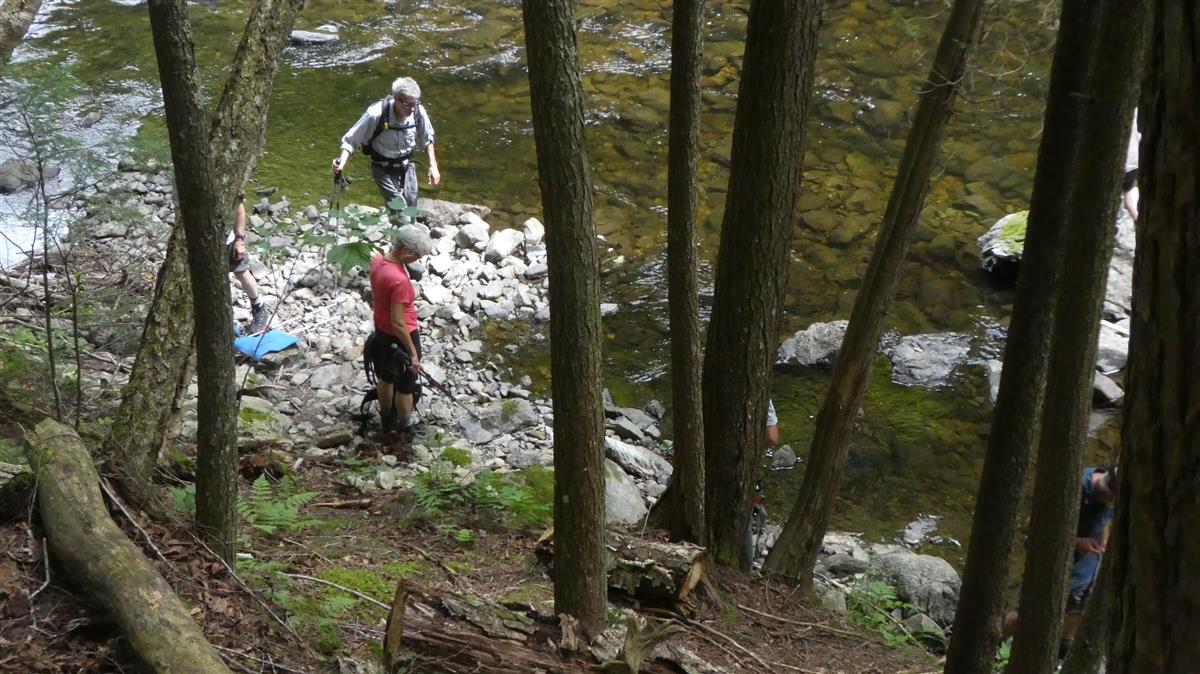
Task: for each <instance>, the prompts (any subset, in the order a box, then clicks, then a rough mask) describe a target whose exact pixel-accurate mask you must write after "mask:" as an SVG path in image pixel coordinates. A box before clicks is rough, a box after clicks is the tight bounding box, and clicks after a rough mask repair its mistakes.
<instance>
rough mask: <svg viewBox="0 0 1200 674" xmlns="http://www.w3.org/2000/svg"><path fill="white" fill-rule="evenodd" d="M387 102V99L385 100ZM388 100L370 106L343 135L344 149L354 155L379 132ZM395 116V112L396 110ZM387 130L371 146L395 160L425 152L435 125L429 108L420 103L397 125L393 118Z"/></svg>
mask: <svg viewBox="0 0 1200 674" xmlns="http://www.w3.org/2000/svg"><path fill="white" fill-rule="evenodd" d="M385 100H386V99H385ZM383 105H384V101H382V100H380V101H375V102H374V103H372V104H371V105H370V106H368V107H367V109H366V111H365V112H363V114H362V117H359V118H358V121H357V122H355V123H354V126H352V127H350V130H349V131H347V132H346V134H345V135H344V136H342V149H343V150H346V151H347V152H349V153H350V154H354V152H355V151H357V150H358V149H359V148H360V147H362V146H363V144H365V143H366V142H367V141H368V140H371V135H372V134H373V133H375V128H376V127H377V126H378V125H379V119H380V118H381V117H382V116H383ZM392 112H393V113H394V112H395V110H394V109H393V111H392ZM388 127H389V128H387V129H384V130H383V131H382V132H381V133H380V134H379V135H378V136H376V137H375V140H374V141H373V142H372V143H371V148H372V149H373V150H374V151H375V152H376V153H378V154H379V155H381V156H383V157H387V158H390V159H395V158H398V157H403V156H405V155H408V154H410V153H412V152H414V151H418V150H424V149H425V147H426V146H428V145H429V144H430V143H432V142H433V124H431V123H430V121H429V115H428V114H426V112H425V106H423V105H420V104H418V105H417V108H416V110H414V111H413V114H410V115H409V116H408V117H406V118H404V119H402V120H399V123H397V122H396V119H395V116H394V114H393V116H392V117H391V118H390V120H389V124H388Z"/></svg>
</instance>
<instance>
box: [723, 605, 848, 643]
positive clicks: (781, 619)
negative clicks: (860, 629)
mask: <svg viewBox="0 0 1200 674" xmlns="http://www.w3.org/2000/svg"><path fill="white" fill-rule="evenodd" d="M737 607H738V608H739V609H741V610H743V611H745V612H747V613H752V614H754V615H757V616H762V617H763V618H770V619H772V620H777V621H779V622H781V623H784V624H785V625H795V626H796V627H808V628H812V629H818V630H823V631H826V632H831V633H833V634H840V635H842V636H847V637H852V638H855V639H861V638H862V635H861V634H856V633H854V632H851V631H850V630H843V629H838V628H836V627H830V626H829V625H823V624H821V623H813V622H802V621H800V620H792V619H791V618H784V617H783V616H777V615H775V614H774V613H766V612H765V611H758V610H755V609H752V608H750V607H749V606H743V605H741V604H737Z"/></svg>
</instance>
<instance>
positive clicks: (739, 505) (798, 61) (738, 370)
mask: <svg viewBox="0 0 1200 674" xmlns="http://www.w3.org/2000/svg"><path fill="white" fill-rule="evenodd" d="M820 23H821V3H820V2H817V0H755V2H753V3H752V4H751V5H750V17H749V22H748V24H747V26H746V55H745V61H744V63H743V65H742V82H741V86H740V87H739V89H738V105H737V113H736V115H735V118H734V123H733V147H732V156H731V158H730V171H729V191H728V194H729V198H728V200H727V201H726V202H725V215H724V220H723V224H722V226H721V250H720V252H719V253H718V256H717V278H716V295H715V298H714V301H713V311H712V320H711V321H710V323H709V327H708V337H707V343H706V346H705V351H704V373H703V391H704V456H705V460H704V472H705V475H707V476H708V477H707V480H706V486H705V495H704V520H705V530H706V542H707V545H708V549H709V555H710V560H711V561H712V562H713V563H715V564H719V565H722V566H728V567H733V568H742V566H743V564H744V563H745V560H744V555H743V552H744V548H745V543H746V532H747V530H748V528H749V525H750V498H751V495H752V489H753V487H752V486H753V482H754V473H755V471H756V470H757V468H758V458H759V454H760V449H761V447H762V443H763V435H764V433H765V430H766V426H765V424H766V418H767V400H768V398H769V396H770V384H771V366H772V361H773V360H774V358H775V351H776V348H777V343H778V338H779V335H778V330H779V305H780V302H781V301H782V297H783V289H784V286H785V285H786V284H787V263H788V257H789V255H790V253H791V250H792V232H793V231H794V229H795V226H796V202H797V200H798V199H799V193H800V174H801V169H802V167H803V164H804V131H805V125H806V121H807V119H808V101H809V98H810V97H811V94H812V82H813V71H814V69H815V66H816V53H817V28H818V27H819V25H820ZM743 570H747V569H744V568H743Z"/></svg>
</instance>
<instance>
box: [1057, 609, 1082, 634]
mask: <svg viewBox="0 0 1200 674" xmlns="http://www.w3.org/2000/svg"><path fill="white" fill-rule="evenodd" d="M1081 622H1083V614H1082V613H1068V614H1067V615H1065V616H1063V630H1062V638H1063V639H1066V640H1071V639H1074V638H1075V633H1076V632H1078V631H1079V624H1080V623H1081Z"/></svg>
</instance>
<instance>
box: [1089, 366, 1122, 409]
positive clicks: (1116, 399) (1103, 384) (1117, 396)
mask: <svg viewBox="0 0 1200 674" xmlns="http://www.w3.org/2000/svg"><path fill="white" fill-rule="evenodd" d="M1124 398H1125V391H1123V390H1121V387H1120V386H1117V383H1116V382H1115V381H1113V380H1111V379H1109V378H1108V377H1106V376H1104V375H1102V374H1100V373H1099V372H1096V373H1094V377H1093V379H1092V404H1093V405H1095V406H1096V407H1113V406H1115V405H1117V404H1118V403H1120V402H1121V400H1123V399H1124Z"/></svg>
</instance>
